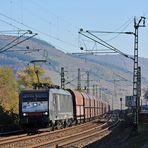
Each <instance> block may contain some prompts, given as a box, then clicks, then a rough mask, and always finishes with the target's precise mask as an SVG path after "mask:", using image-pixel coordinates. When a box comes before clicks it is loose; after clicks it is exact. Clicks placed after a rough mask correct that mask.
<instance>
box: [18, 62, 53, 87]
mask: <svg viewBox="0 0 148 148" xmlns="http://www.w3.org/2000/svg"><path fill="white" fill-rule="evenodd" d="M37 74H38V75H37ZM44 74H45V71H44V70H43V69H42V68H41V67H37V66H36V67H34V66H33V65H29V66H27V67H26V68H25V69H24V70H23V71H22V72H19V73H18V78H19V80H18V82H19V85H20V86H23V87H24V88H26V89H28V88H32V84H33V83H38V78H39V82H40V83H49V84H51V83H52V81H51V78H50V77H45V76H44Z"/></svg>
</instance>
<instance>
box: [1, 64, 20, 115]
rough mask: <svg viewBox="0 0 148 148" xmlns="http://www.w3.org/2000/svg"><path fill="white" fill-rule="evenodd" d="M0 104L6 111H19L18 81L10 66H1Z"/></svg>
mask: <svg viewBox="0 0 148 148" xmlns="http://www.w3.org/2000/svg"><path fill="white" fill-rule="evenodd" d="M0 105H1V106H2V107H3V109H4V110H5V111H8V112H14V113H18V83H17V81H16V79H15V76H14V74H13V71H12V69H11V68H10V67H5V68H2V67H0Z"/></svg>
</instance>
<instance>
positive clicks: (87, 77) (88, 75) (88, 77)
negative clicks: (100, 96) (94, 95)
mask: <svg viewBox="0 0 148 148" xmlns="http://www.w3.org/2000/svg"><path fill="white" fill-rule="evenodd" d="M86 74H87V93H88V94H89V71H87V72H86Z"/></svg>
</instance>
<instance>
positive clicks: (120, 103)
mask: <svg viewBox="0 0 148 148" xmlns="http://www.w3.org/2000/svg"><path fill="white" fill-rule="evenodd" d="M120 105H121V106H120V109H121V113H122V98H120Z"/></svg>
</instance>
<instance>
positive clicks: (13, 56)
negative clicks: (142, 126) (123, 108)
mask: <svg viewBox="0 0 148 148" xmlns="http://www.w3.org/2000/svg"><path fill="white" fill-rule="evenodd" d="M13 38H14V37H13V36H2V35H1V36H0V46H1V47H3V46H4V45H6V44H7V43H9V42H10V41H11V40H12V39H13ZM26 46H28V47H29V49H27V48H26ZM32 49H33V50H35V49H41V50H38V51H36V52H32ZM17 50H19V51H17ZM20 50H23V51H20ZM24 50H26V51H24ZM0 59H1V60H0V65H2V66H8V65H9V66H10V67H12V68H13V70H14V72H15V74H16V76H17V72H18V71H21V70H23V68H24V67H25V66H27V65H28V64H29V63H30V61H32V60H39V59H46V60H47V62H46V63H45V64H43V68H45V69H46V75H49V76H50V77H51V78H52V81H53V82H54V84H57V85H60V71H61V67H64V69H65V80H66V82H65V83H66V86H65V87H66V88H77V79H78V78H77V75H78V72H77V71H78V68H80V69H81V80H82V81H81V86H82V87H83V88H84V87H85V86H86V85H87V84H86V79H87V75H86V71H89V79H90V84H89V85H90V92H91V93H93V90H92V88H93V85H98V94H97V95H98V96H99V97H100V99H104V100H108V101H109V102H110V104H112V99H113V100H114V102H116V103H115V105H114V106H113V107H114V108H119V107H120V101H119V99H120V97H123V98H124V97H125V95H132V81H133V74H132V72H133V61H132V60H130V59H127V58H125V57H123V56H121V55H97V56H94V55H85V54H84V55H83V56H79V55H73V54H68V53H64V52H62V51H61V50H60V49H56V48H55V47H54V46H53V45H51V44H49V43H47V42H45V41H42V40H39V39H36V38H34V39H30V40H28V41H26V42H23V43H22V44H19V45H18V46H16V47H15V48H13V49H10V50H8V51H7V52H3V53H0ZM139 64H140V66H141V67H142V88H143V87H146V86H147V83H148V77H147V75H148V70H147V65H148V59H146V58H140V60H139ZM123 104H124V102H123Z"/></svg>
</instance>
